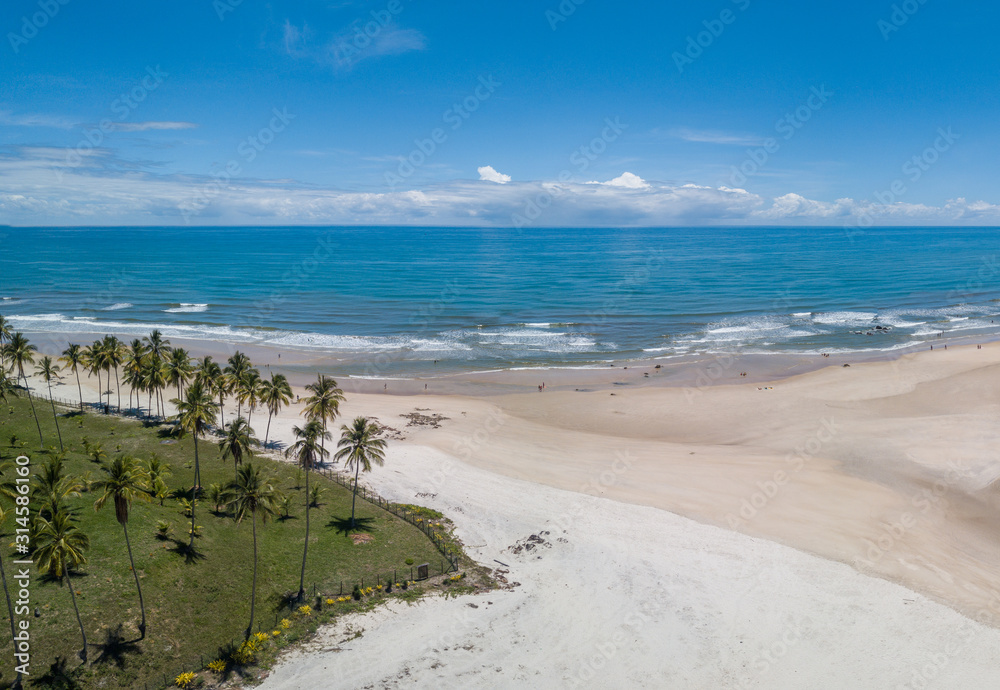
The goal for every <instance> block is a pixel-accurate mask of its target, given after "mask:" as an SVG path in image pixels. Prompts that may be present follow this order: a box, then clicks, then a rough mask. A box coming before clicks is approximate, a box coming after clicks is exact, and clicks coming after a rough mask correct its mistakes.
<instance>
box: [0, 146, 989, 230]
mask: <svg viewBox="0 0 1000 690" xmlns="http://www.w3.org/2000/svg"><path fill="white" fill-rule="evenodd" d="M69 151H70V149H64V148H58V147H45V148H42V147H34V148H29V147H8V148H6V149H0V224H11V225H86V224H92V223H100V224H107V225H170V224H173V225H183V224H185V223H193V224H203V225H241V224H261V225H295V224H329V225H336V224H345V225H423V226H435V225H436V226H447V225H481V226H488V227H511V226H522V225H530V226H570V227H593V226H618V227H620V226H669V225H835V226H837V225H839V226H844V227H867V226H869V225H880V224H881V225H920V224H927V225H931V224H975V225H989V224H998V223H1000V205H996V204H993V203H989V202H986V201H968V200H966V199H962V198H957V199H953V200H950V201H948V202H947V204H945V205H944V206H939V207H935V206H926V205H922V204H904V203H894V204H890V205H880V204H877V203H873V202H870V201H855V200H852V199H837V200H836V201H833V202H829V201H822V200H816V199H808V198H806V197H804V196H802V195H799V194H794V193H789V194H784V195H782V196H779V197H776V198H765V197H762V196H760V195H758V194H754V193H752V192H749V191H747V190H745V189H735V188H730V187H710V186H702V185H695V184H685V185H676V184H668V183H662V182H656V181H646V180H643V179H641V178H640V177H638V176H637V175H634V174H631V173H627V174H622V175H620V176H618V177H616V178H614V179H612V180H609V181H608V182H604V183H584V182H565V181H554V180H551V181H550V180H538V181H530V182H515V181H505V183H504V184H489V185H485V184H483V183H482V181H481V180H455V181H451V182H443V183H439V184H434V185H426V186H422V187H419V188H410V189H400V190H393V191H389V190H387V191H381V192H380V191H352V190H342V189H335V188H322V187H317V186H315V185H306V184H300V183H297V182H295V181H290V180H259V179H250V178H238V177H237V178H232V179H230V180H228V181H220V180H219V179H216V178H214V177H212V176H210V175H182V174H167V173H158V172H155V169H154V168H150V167H149V166H146V167H142V166H138V165H135V164H134V162H133V163H132V164H129V162H128V161H121V160H119V159H118V158H116V157H115V156H114V155H113V154H112V153H111V152H110V151H107V150H105V149H99V150H94V151H93V152H90V153H89V155H87V156H84V157H82V158H81V161H80V163H79V164H77V165H68V164H67V153H68V152H69ZM487 168H489V170H491V171H492V173H495V174H496V175H497V176H498V177H501V178H506V176H505V175H501V174H500V173H497V172H496V171H495V170H493V169H492V168H490V167H489V166H484V168H483V170H481V171H480V176H481V177H482V178H483V179H489V176H490V175H491V173H489V171H487V170H486V169H487Z"/></svg>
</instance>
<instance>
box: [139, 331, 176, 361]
mask: <svg viewBox="0 0 1000 690" xmlns="http://www.w3.org/2000/svg"><path fill="white" fill-rule="evenodd" d="M142 342H143V344H144V345H145V346H146V349H147V350H149V352H150V353H151V354H152V355H153V356H154V357H155V358H156V359H158V360H160V361H163V360H164V359H165V358H166V356H167V353H168V352H170V341H169V340H165V339H164V338H163V334H162V333H160V331H159V329H153V331H152V332H151V333H150V334H149V335H148V336H146V337H145V338H143V339H142Z"/></svg>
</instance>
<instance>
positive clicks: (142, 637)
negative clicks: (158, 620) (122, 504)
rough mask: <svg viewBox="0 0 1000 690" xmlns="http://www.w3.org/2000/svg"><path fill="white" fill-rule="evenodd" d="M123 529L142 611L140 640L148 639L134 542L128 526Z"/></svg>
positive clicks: (124, 525) (125, 524) (125, 525)
mask: <svg viewBox="0 0 1000 690" xmlns="http://www.w3.org/2000/svg"><path fill="white" fill-rule="evenodd" d="M122 529H123V530H125V546H126V547H127V548H128V562H129V565H131V566H132V574H133V575H134V576H135V588H136V590H137V591H138V592H139V609H140V610H141V611H142V622H141V623H139V635H141V637H140V638H139V639H140V640H144V639H146V605H145V604H144V603H143V601H142V587H140V586H139V573H138V572H136V569H135V561H134V560H133V559H132V542H130V541H129V538H128V524H127V523H123V524H122Z"/></svg>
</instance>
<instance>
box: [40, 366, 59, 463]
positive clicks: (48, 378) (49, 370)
mask: <svg viewBox="0 0 1000 690" xmlns="http://www.w3.org/2000/svg"><path fill="white" fill-rule="evenodd" d="M35 373H37V374H41V376H42V379H44V380H45V384H46V385H47V386H48V387H49V404H50V405H52V419H53V420H55V423H56V434H57V435H58V436H59V450H60V451H62V450H64V448H63V442H62V432H61V431H60V430H59V415H57V414H56V401H55V400H53V399H52V379H55V378H59V366H58V365H57V364H55V363H54V362H53V361H52V358H51V357H49V356H48V355H45V356H44V357H42V361H41V362H39V363H38V366H36V367H35Z"/></svg>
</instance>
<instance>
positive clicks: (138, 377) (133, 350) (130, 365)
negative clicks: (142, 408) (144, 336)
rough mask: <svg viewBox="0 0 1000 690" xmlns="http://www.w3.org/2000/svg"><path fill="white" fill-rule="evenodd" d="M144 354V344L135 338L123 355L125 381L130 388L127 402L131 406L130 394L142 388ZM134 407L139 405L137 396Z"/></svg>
mask: <svg viewBox="0 0 1000 690" xmlns="http://www.w3.org/2000/svg"><path fill="white" fill-rule="evenodd" d="M145 356H146V346H145V345H143V343H142V341H141V340H139V339H138V338H135V339H134V340H133V341H132V342H131V343H129V345H128V351H127V353H126V356H125V383H127V384H128V385H129V388H130V389H131V390H130V391H129V394H128V403H129V406H130V407H131V405H132V396H133V395H134V394H135V393H136V391H137V390H140V391H141V390H142V359H143V357H145ZM135 404H136V407H138V406H139V396H138V395H136V397H135Z"/></svg>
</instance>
